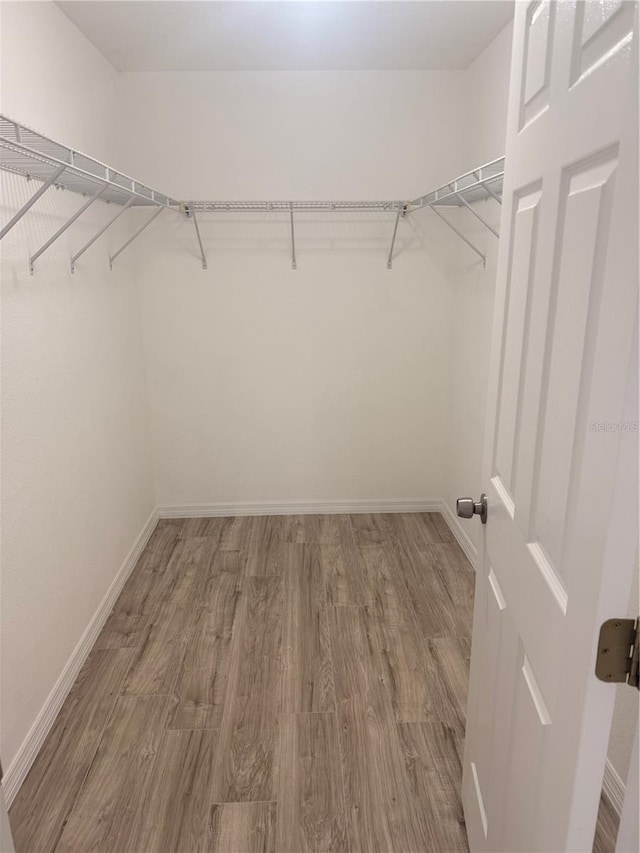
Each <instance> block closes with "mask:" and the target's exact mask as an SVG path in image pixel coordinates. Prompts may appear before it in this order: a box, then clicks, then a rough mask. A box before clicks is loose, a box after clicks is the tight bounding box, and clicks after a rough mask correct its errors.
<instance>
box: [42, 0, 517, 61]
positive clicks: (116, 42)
mask: <svg viewBox="0 0 640 853" xmlns="http://www.w3.org/2000/svg"><path fill="white" fill-rule="evenodd" d="M58 6H59V7H60V8H61V9H62V11H63V12H64V13H65V14H66V15H67V16H68V17H69V18H70V19H71V20H72V21H73V22H74V23H75V24H76V25H77V26H78V27H79V29H80V30H81V31H82V32H83V33H84V34H85V35H86V36H87V38H88V39H89V40H90V41H91V42H93V44H94V45H95V46H96V47H97V48H98V50H100V52H101V53H102V54H103V55H104V56H105V57H106V58H107V59H108V60H109V61H110V62H111V63H112V65H114V66H115V67H116V68H117V69H118V70H120V71H237V70H273V71H276V70H310V71H315V70H365V69H367V70H369V69H371V70H395V69H398V70H400V69H402V70H414V69H416V70H417V69H448V70H449V69H462V68H466V67H467V66H468V65H469V63H470V62H472V61H473V60H474V59H475V58H476V56H478V54H479V53H481V52H482V50H483V49H484V48H485V47H486V45H487V44H488V43H489V42H490V41H491V40H492V39H493V38H494V36H496V35H497V33H498V32H500V30H501V29H502V28H503V27H504V26H505V25H506V24H507V23H508V21H509V20H510V19H511V17H512V15H513V0H133V2H132V1H131V0H118V2H114V0H73V2H66V1H65V2H63V0H60V2H58Z"/></svg>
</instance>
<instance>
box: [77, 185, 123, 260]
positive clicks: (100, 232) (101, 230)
mask: <svg viewBox="0 0 640 853" xmlns="http://www.w3.org/2000/svg"><path fill="white" fill-rule="evenodd" d="M133 198H134V197H133V196H131V198H130V199H129V201H128V202H127V203H126V204H124V205H123V206H122V207H121V208H120V210H119V211H118V212H117V213H116V215H115V216H114V217H113V218H112V219H110V220H109V221H108V222H107V224H106V225H103V227H102V228H101V229H100V230H99V231H98V233H97V234H96V235H95V236H94V237H92V238H91V239H90V240H89V242H88V243H85V244H84V246H83V247H82V248H81V249H80V251H79V252H76V253H75V255H74V256H73V257H72V258H71V272H72V273H74V272H75V271H76V261H77V260H78V258H79V257H80V256H81V255H84V253H85V252H86V251H87V249H89V248H90V247H91V246H93V244H94V243H95V242H96V240H97V239H98V237H101V236H102V235H103V234H104V232H105V231H106V230H107V228H111V226H112V225H113V223H114V222H115V221H116V219H119V218H120V217H121V216H122V214H123V213H124V212H125V210H128V209H129V208H130V207H131V205H132V204H133Z"/></svg>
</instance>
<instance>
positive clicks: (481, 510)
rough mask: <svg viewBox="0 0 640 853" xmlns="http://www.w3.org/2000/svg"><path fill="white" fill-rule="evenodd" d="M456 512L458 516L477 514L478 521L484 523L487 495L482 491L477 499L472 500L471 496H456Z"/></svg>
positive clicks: (485, 521)
mask: <svg viewBox="0 0 640 853" xmlns="http://www.w3.org/2000/svg"><path fill="white" fill-rule="evenodd" d="M456 512H457V514H458V515H459V516H460V518H473V516H474V515H479V516H480V521H481V522H482V523H483V524H486V523H487V496H486V495H485V493H484V492H483V493H482V494H481V495H480V500H479V501H474V499H473V498H458V500H457V501H456Z"/></svg>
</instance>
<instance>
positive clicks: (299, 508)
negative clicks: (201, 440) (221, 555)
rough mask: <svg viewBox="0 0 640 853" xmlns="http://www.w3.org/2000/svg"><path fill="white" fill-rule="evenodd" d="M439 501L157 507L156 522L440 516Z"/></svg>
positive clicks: (296, 502)
mask: <svg viewBox="0 0 640 853" xmlns="http://www.w3.org/2000/svg"><path fill="white" fill-rule="evenodd" d="M441 506H442V501H441V500H440V499H439V498H421V499H413V498H409V499H403V498H391V499H388V500H365V501H357V500H355V501H289V502H286V501H282V502H281V501H260V502H256V503H210V504H176V505H166V506H159V507H158V516H159V518H208V517H212V516H233V515H337V514H339V513H354V514H355V513H362V512H440V509H441Z"/></svg>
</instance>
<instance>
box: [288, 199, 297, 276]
mask: <svg viewBox="0 0 640 853" xmlns="http://www.w3.org/2000/svg"><path fill="white" fill-rule="evenodd" d="M289 218H290V221H291V269H292V270H297V269H298V263H297V261H296V233H295V229H294V225H293V204H292V205H290V208H289Z"/></svg>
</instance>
